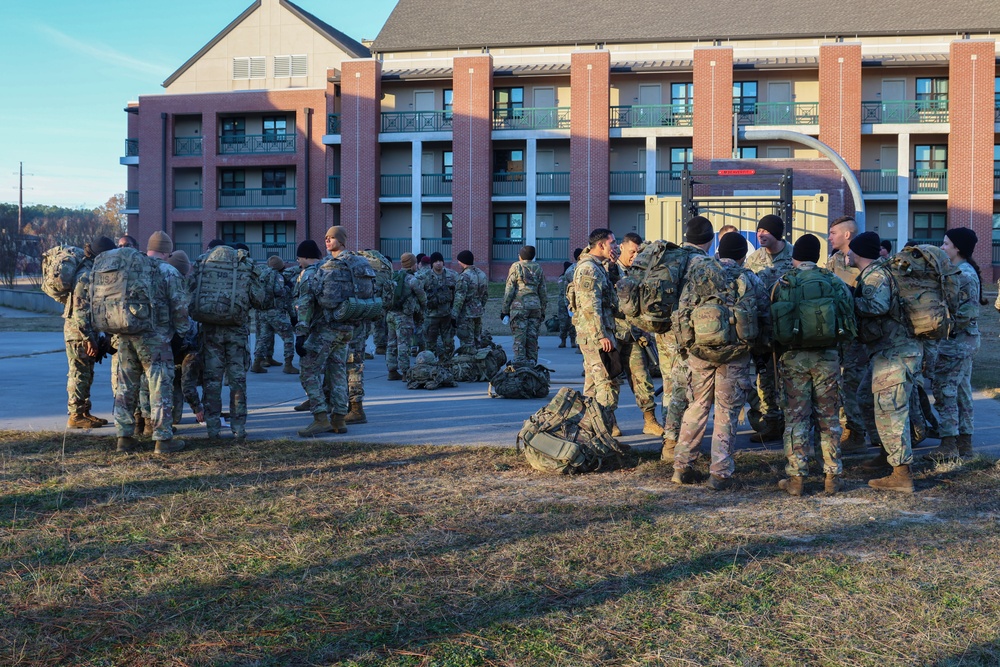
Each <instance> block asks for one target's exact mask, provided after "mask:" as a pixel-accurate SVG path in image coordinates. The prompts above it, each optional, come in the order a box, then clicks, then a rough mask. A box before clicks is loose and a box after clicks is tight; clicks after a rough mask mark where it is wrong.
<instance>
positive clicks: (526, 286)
mask: <svg viewBox="0 0 1000 667" xmlns="http://www.w3.org/2000/svg"><path fill="white" fill-rule="evenodd" d="M517 256H518V261H516V262H514V263H513V264H511V265H510V271H508V272H507V286H506V288H505V289H504V293H503V304H502V305H501V306H500V316H501V317H503V318H504V322H505V323H506V322H509V323H510V332H511V334H513V336H514V360H515V361H518V360H523V359H527V360H528V361H533V362H537V361H538V330H539V328H540V327H541V324H542V321H543V320H544V319H545V306H546V297H547V295H546V294H545V273H544V272H543V271H542V267H541V266H540V265H539V264H538V262H536V261H535V246H530V245H526V246H524V247H522V248H521V249H520V250H519V251H518V253H517Z"/></svg>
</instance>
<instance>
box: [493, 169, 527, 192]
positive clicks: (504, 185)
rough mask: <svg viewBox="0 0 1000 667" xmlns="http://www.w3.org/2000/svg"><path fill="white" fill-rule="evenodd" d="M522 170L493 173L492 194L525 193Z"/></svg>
mask: <svg viewBox="0 0 1000 667" xmlns="http://www.w3.org/2000/svg"><path fill="white" fill-rule="evenodd" d="M524 176H525V174H524V172H522V171H499V172H496V173H494V174H493V195H494V196H496V197H523V196H524V193H525V191H526V190H525V180H524Z"/></svg>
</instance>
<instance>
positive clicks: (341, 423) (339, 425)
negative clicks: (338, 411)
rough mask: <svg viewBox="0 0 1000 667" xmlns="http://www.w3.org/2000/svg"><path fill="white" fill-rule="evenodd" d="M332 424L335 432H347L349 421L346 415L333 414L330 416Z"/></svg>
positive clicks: (332, 429)
mask: <svg viewBox="0 0 1000 667" xmlns="http://www.w3.org/2000/svg"><path fill="white" fill-rule="evenodd" d="M330 426H331V428H330V430H331V431H332V432H333V433H347V422H346V420H345V419H344V415H333V416H332V417H331V418H330Z"/></svg>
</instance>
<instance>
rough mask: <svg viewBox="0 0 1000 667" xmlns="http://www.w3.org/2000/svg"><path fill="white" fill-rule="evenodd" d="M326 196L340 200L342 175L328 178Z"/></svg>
mask: <svg viewBox="0 0 1000 667" xmlns="http://www.w3.org/2000/svg"><path fill="white" fill-rule="evenodd" d="M326 196H327V197H329V198H330V199H338V198H340V174H333V175H332V176H327V177H326Z"/></svg>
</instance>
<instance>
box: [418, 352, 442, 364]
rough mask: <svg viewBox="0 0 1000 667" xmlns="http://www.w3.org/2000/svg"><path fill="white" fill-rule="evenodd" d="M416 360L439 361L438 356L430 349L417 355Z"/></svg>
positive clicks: (421, 362) (427, 362)
mask: <svg viewBox="0 0 1000 667" xmlns="http://www.w3.org/2000/svg"><path fill="white" fill-rule="evenodd" d="M416 361H417V363H418V364H434V363H437V357H435V356H434V353H433V352H431V351H430V350H424V351H423V352H421V353H420V354H418V355H417V359H416Z"/></svg>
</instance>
